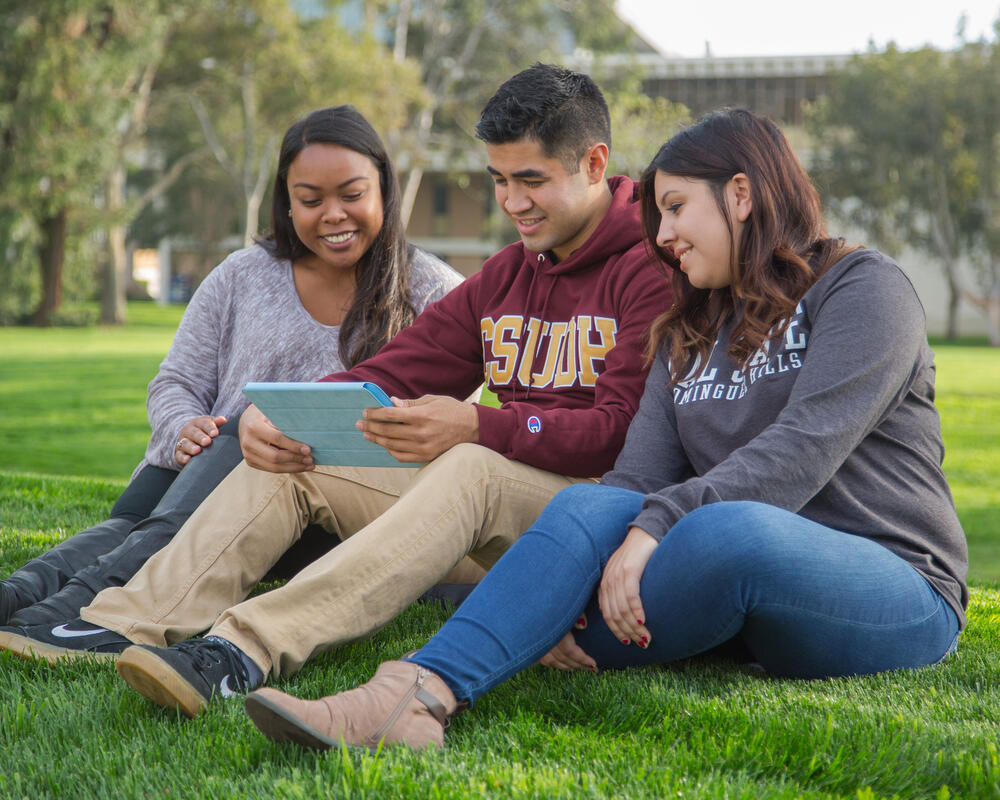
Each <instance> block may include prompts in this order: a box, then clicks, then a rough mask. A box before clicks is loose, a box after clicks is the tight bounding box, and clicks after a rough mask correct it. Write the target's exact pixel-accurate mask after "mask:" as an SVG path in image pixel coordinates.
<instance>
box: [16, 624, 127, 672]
mask: <svg viewBox="0 0 1000 800" xmlns="http://www.w3.org/2000/svg"><path fill="white" fill-rule="evenodd" d="M0 650H6V651H8V652H9V653H12V654H13V655H15V656H18V657H20V658H23V659H26V660H28V661H47V662H48V663H49V664H58V663H59V662H60V661H80V660H86V661H108V662H112V663H113V662H115V661H117V660H118V656H119V655H120V654H119V653H95V652H93V651H91V650H69V649H67V648H65V647H56V646H55V645H54V644H46V643H45V642H39V641H37V640H35V639H29V638H28V637H27V636H21V635H20V634H17V633H10V632H9V631H0Z"/></svg>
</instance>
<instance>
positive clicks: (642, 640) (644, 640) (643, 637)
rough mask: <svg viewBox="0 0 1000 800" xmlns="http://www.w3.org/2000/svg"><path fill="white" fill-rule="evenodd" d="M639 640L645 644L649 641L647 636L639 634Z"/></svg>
mask: <svg viewBox="0 0 1000 800" xmlns="http://www.w3.org/2000/svg"><path fill="white" fill-rule="evenodd" d="M639 641H640V642H642V643H643V644H646V642H648V641H649V637H648V636H640V637H639Z"/></svg>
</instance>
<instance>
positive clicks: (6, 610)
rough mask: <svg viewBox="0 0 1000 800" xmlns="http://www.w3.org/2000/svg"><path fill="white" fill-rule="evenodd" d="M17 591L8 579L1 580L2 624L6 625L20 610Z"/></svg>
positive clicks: (0, 623)
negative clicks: (8, 582)
mask: <svg viewBox="0 0 1000 800" xmlns="http://www.w3.org/2000/svg"><path fill="white" fill-rule="evenodd" d="M18 605H19V604H18V600H17V592H16V591H14V587H13V586H9V585H8V584H7V581H0V625H6V624H7V623H8V622H10V618H11V617H12V616H14V614H15V612H17V611H18Z"/></svg>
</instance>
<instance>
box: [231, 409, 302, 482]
mask: <svg viewBox="0 0 1000 800" xmlns="http://www.w3.org/2000/svg"><path fill="white" fill-rule="evenodd" d="M240 447H241V448H242V449H243V458H245V459H246V462H247V464H249V465H250V466H251V467H255V468H256V469H262V470H265V471H267V472H306V471H307V470H311V469H313V467H314V464H313V460H312V456H310V455H309V453H310V449H309V445H307V444H302V442H296V441H295V440H294V439H289V438H288V437H287V436H285V434H283V433H282V432H281V431H279V430H278V429H277V428H275V427H274V425H272V424H271V420H269V419H268V418H267V417H265V416H264V414H263V413H262V412H261V410H260V409H259V408H257V406H255V405H250V406H248V407H247V410H246V411H244V412H243V416H241V417H240Z"/></svg>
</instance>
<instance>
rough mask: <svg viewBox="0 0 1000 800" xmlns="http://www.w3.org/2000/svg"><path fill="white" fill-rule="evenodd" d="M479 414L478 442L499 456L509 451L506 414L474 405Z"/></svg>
mask: <svg viewBox="0 0 1000 800" xmlns="http://www.w3.org/2000/svg"><path fill="white" fill-rule="evenodd" d="M474 405H475V407H476V413H477V414H479V442H478V444H481V445H482V446H483V447H488V448H489V449H490V450H493V451H495V452H497V453H500V455H507V454H508V453H510V451H511V438H512V437H511V430H510V425H509V423H508V421H507V417H508V416H509V415H508V414H505V413H504V412H503V411H502V410H501V409H499V408H493V407H492V406H484V405H481V404H479V403H475V404H474Z"/></svg>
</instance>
